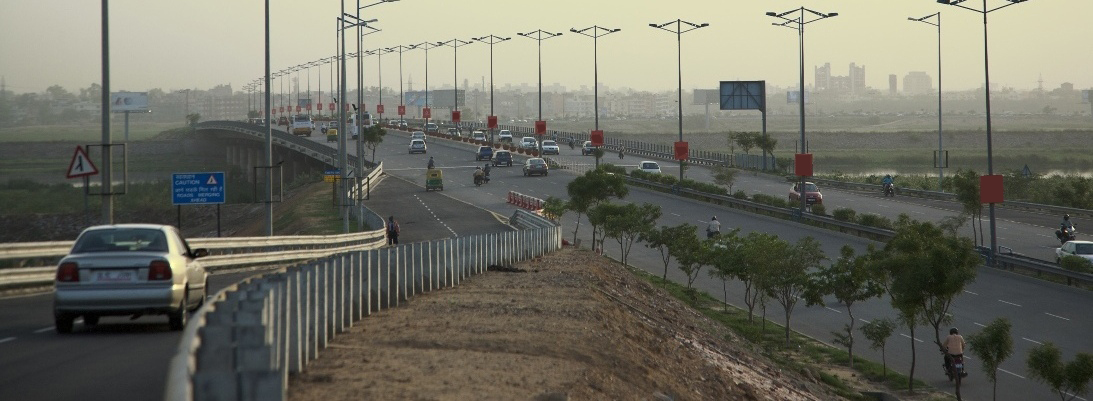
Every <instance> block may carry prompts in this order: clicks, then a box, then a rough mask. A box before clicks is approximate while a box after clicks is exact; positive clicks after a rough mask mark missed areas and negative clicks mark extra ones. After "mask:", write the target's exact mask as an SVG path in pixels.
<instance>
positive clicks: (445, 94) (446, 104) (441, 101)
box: [406, 89, 467, 109]
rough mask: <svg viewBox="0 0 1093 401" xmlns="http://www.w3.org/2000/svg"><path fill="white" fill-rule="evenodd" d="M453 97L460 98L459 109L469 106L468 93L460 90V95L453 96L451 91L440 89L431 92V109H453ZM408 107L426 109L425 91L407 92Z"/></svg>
mask: <svg viewBox="0 0 1093 401" xmlns="http://www.w3.org/2000/svg"><path fill="white" fill-rule="evenodd" d="M453 96H454V97H456V98H458V101H459V107H463V106H465V105H466V104H467V93H466V91H464V90H462V89H460V90H459V92H458V93H455V94H453V93H452V90H451V89H440V90H431V91H429V107H432V108H438V109H448V108H452V101H453V100H456V99H453ZM406 105H407V106H416V107H425V91H409V92H406Z"/></svg>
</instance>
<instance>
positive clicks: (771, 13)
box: [767, 11, 778, 17]
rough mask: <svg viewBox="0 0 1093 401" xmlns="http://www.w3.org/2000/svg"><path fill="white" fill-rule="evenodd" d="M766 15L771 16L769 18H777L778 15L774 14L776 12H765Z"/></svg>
mask: <svg viewBox="0 0 1093 401" xmlns="http://www.w3.org/2000/svg"><path fill="white" fill-rule="evenodd" d="M767 15H768V16H771V17H777V16H778V13H776V12H774V11H767Z"/></svg>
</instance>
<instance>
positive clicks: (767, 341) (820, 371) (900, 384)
mask: <svg viewBox="0 0 1093 401" xmlns="http://www.w3.org/2000/svg"><path fill="white" fill-rule="evenodd" d="M630 271H631V273H633V274H635V275H636V276H638V277H639V278H641V279H644V280H646V281H648V282H650V283H652V284H653V285H655V286H657V287H659V288H661V289H662V290H664V291H666V292H667V293H669V294H671V295H672V296H673V297H675V298H676V299H678V300H680V301H682V302H684V303H687V304H688V305H690V306H691V307H692V308H694V309H695V310H697V311H699V312H700V313H702V314H703V315H704V316H706V317H708V318H709V319H711V320H713V321H715V322H718V323H719V324H721V325H722V326H725V327H727V328H729V329H731V330H732V331H733V332H734V333H736V334H737V335H739V336H740V337H742V338H744V339H746V340H748V341H749V342H750V343H751V345H752V346H753V347H755V348H756V349H757V350H758V351H759V352H760V353H762V354H763V355H765V356H767V357H768V358H770V359H771V360H772V361H773V362H774V363H777V364H779V365H781V366H783V367H785V368H786V369H790V370H794V371H797V372H800V373H802V374H803V375H805V376H810V377H815V378H816V379H818V380H819V381H821V382H823V383H824V384H826V385H827V386H828V387H829V388H830V390H831V391H832V392H834V393H836V394H839V395H840V396H842V397H846V398H848V399H852V400H863V399H866V398H864V396H863V395H861V393H860V390H858V389H855V388H853V387H852V386H851V385H850V384H848V383H847V382H846V381H845V380H843V379H841V378H840V377H839V376H838V375H836V374H834V373H833V372H832V371H830V370H825V369H824V367H823V366H824V365H836V366H843V367H846V366H848V365H849V364H848V362H849V354H848V353H847V352H846V351H845V350H842V349H839V348H834V347H831V346H829V345H827V344H824V343H822V342H820V341H817V340H815V339H813V338H811V337H809V336H806V335H803V334H801V333H798V332H796V331H791V332H790V344H791V347H789V348H787V347H786V341H785V328H784V326H782V325H780V324H778V323H775V322H774V321H770V320H766V319H764V316H763V312H762V310H761V307H760V306H757V307H756V315H755V317H754V320H752V321H749V319H748V312H747V311H746V310H742V309H739V308H736V307H733V306H731V305H727V304H725V303H724V302H722V301H720V300H718V299H716V298H714V297H713V296H711V295H710V294H708V293H705V292H696V291H693V290H692V291H688V289H687V288H686V287H685V286H683V285H680V284H677V283H675V282H672V281H666V280H664V279H662V278H660V277H659V276H656V275H653V274H650V273H648V272H646V271H644V270H640V269H634V268H630ZM772 311H773V310H772ZM780 311H781V309H780V307H779V308H778V309H777V311H773V312H776V313H777V312H780ZM854 371H856V372H857V373H858V374H860V375H861V376H862V377H864V378H866V379H867V380H869V381H871V382H873V383H875V384H877V385H879V386H881V387H886V388H887V390H888V391H890V392H891V393H893V394H895V393H899V392H905V391H906V389H907V381H908V377H907V375H904V374H901V373H898V372H895V371H893V370H892V369H890V368H889V369H888V370H887V374H884V373H883V371H884V369H883V367H882V365H881V364H880V363H877V362H873V361H870V360H866V359H862V358H860V357H855V358H854ZM915 391H916V392H917V393H923V392H932V391H935V389H933V388H932V387H930V386H929V385H927V384H926V383H925V382H923V381H921V380H917V379H916V380H915ZM931 399H948V397H945V396H944V395H941V394H939V395H937V396H934V397H933V398H931Z"/></svg>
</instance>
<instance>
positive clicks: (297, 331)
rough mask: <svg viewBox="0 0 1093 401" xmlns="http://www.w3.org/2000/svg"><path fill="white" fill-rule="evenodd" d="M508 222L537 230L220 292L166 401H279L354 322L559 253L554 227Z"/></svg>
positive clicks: (533, 220) (296, 270) (377, 256)
mask: <svg viewBox="0 0 1093 401" xmlns="http://www.w3.org/2000/svg"><path fill="white" fill-rule="evenodd" d="M514 219H517V220H520V221H522V222H523V223H521V224H526V225H527V226H528V227H534V228H528V229H524V230H521V231H511V232H505V233H494V234H480V235H474V236H469V237H459V238H448V239H444V240H437V241H428V242H418V243H412V244H404V245H397V246H391V247H383V248H381V249H372V250H367V251H351V252H341V253H337V254H334V255H330V256H328V257H325V258H323V259H319V260H314V261H311V262H308V263H303V264H298V265H295V266H291V267H287V268H283V269H281V270H279V271H277V272H274V273H268V274H265V275H263V276H261V277H253V278H250V279H247V280H244V281H243V282H241V283H239V284H236V285H233V286H231V287H228V288H226V289H224V290H223V291H220V292H219V293H217V294H216V296H215V297H213V299H212V300H210V301H209V302H207V303H206V305H205V306H203V307H202V308H201V309H199V310H198V311H197V312H196V313H195V314H194V315H193V317H192V318H191V320H190V324H189V325H187V326H186V328H185V330H184V332H183V336H182V339H181V341H180V344H179V348H178V350H177V351H176V353H175V355H174V357H172V359H171V362H170V365H169V367H168V380H167V386H166V389H165V393H164V397H163V398H164V399H165V400H167V401H192V400H202V401H203V400H246V401H250V400H262V401H267V400H268V401H279V400H284V399H285V396H286V389H287V388H288V375H289V374H290V373H299V372H302V371H303V370H304V368H305V366H306V365H307V363H308V362H309V361H311V360H314V359H315V358H317V357H318V355H319V351H321V350H323V349H324V348H326V347H327V345H328V344H329V341H330V340H331V339H333V337H334V336H335V335H336V334H337V333H340V332H344V331H346V330H348V329H349V328H350V327H352V326H353V324H354V322H355V321H358V320H360V319H363V318H365V317H367V316H368V315H370V314H372V313H373V312H378V311H381V310H384V309H388V308H392V307H397V306H399V305H400V304H403V303H405V302H406V301H408V300H409V299H410V297H412V296H414V295H416V294H421V293H425V292H429V291H433V290H438V289H442V288H449V287H454V286H456V285H459V284H460V283H461V282H462V281H463V280H464V279H467V278H469V277H470V276H472V275H475V274H481V273H484V272H486V271H487V270H488V267H489V266H490V265H505V264H510V263H514V262H517V261H521V260H528V259H531V258H535V257H539V256H541V255H543V254H545V253H547V252H551V251H555V250H558V249H560V248H561V238H562V232H561V227H560V226H558V225H556V224H554V223H553V222H550V221H549V220H545V219H543V218H542V217H539V216H536V215H535V214H533V213H527V212H523V211H517V215H514Z"/></svg>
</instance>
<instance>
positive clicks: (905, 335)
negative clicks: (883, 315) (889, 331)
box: [899, 333, 922, 342]
mask: <svg viewBox="0 0 1093 401" xmlns="http://www.w3.org/2000/svg"><path fill="white" fill-rule="evenodd" d="M899 335H901V336H904V337H907V338H911V336H909V335H906V334H903V333H899ZM913 340H915V341H918V342H922V340H919V339H917V338H914V339H913Z"/></svg>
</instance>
